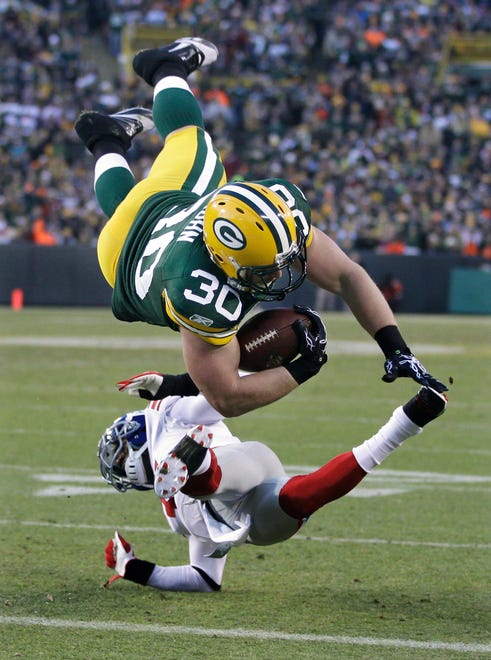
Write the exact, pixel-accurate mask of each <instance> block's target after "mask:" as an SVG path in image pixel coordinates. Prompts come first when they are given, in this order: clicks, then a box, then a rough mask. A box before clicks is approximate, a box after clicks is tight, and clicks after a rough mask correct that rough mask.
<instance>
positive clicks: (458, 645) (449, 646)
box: [0, 616, 491, 653]
mask: <svg viewBox="0 0 491 660" xmlns="http://www.w3.org/2000/svg"><path fill="white" fill-rule="evenodd" d="M0 624H7V625H18V626H44V627H45V628H80V629H82V630H96V631H118V632H125V633H135V632H138V633H140V632H142V633H145V634H148V633H154V634H156V635H195V636H199V637H227V638H232V639H262V640H273V641H288V642H317V643H320V644H347V645H349V646H353V645H356V646H385V647H392V648H407V649H422V650H431V649H432V650H439V651H440V650H442V651H455V652H456V653H491V643H490V644H474V643H472V644H465V643H463V642H453V643H451V642H440V641H434V642H433V641H430V640H428V641H419V640H418V641H416V640H413V639H387V638H383V637H381V638H377V637H350V636H347V635H310V634H295V633H283V632H276V631H266V630H246V629H243V628H235V629H233V628H232V629H230V630H227V629H222V628H192V627H188V626H159V625H156V624H138V623H125V622H117V621H70V620H68V619H47V618H43V617H13V616H0Z"/></svg>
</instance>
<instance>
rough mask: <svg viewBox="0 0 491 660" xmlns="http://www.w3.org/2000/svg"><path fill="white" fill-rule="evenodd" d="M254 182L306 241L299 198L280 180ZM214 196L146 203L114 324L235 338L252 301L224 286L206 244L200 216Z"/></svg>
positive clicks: (133, 234) (178, 194)
mask: <svg viewBox="0 0 491 660" xmlns="http://www.w3.org/2000/svg"><path fill="white" fill-rule="evenodd" d="M258 183H261V184H262V185H265V186H268V187H269V188H271V189H273V190H274V191H275V192H277V193H278V194H280V195H281V196H282V197H283V198H284V199H285V201H286V203H287V204H288V206H289V207H290V208H291V209H292V211H293V214H294V216H295V219H296V222H297V223H298V227H299V229H300V231H301V232H302V233H303V235H304V236H305V238H306V240H307V242H308V240H310V239H309V236H310V207H309V205H308V202H307V200H306V199H305V197H304V196H303V194H302V192H301V191H300V190H299V189H298V188H297V187H296V186H294V185H293V184H291V183H288V182H287V181H283V180H281V179H267V180H265V181H261V182H258ZM215 193H216V191H213V192H212V193H210V194H208V195H205V196H203V197H199V196H198V195H196V194H194V193H188V192H182V191H178V190H177V191H176V190H174V191H166V192H162V193H156V194H155V195H152V196H151V197H150V198H149V199H147V200H146V201H145V202H144V204H143V205H142V207H141V208H140V210H139V212H138V214H137V216H136V218H135V220H134V222H133V224H132V227H131V229H130V231H129V233H128V236H127V238H126V241H125V243H124V246H123V250H122V252H121V256H120V259H119V263H118V267H117V275H116V282H115V285H114V291H113V298H112V308H113V313H114V315H115V316H116V317H117V318H118V319H120V320H122V321H144V322H146V323H151V324H154V325H162V326H169V327H171V328H173V329H174V330H177V329H178V327H179V326H183V327H185V328H187V329H189V330H191V331H192V332H195V333H197V334H199V335H200V336H202V337H203V339H205V340H207V341H209V342H211V343H215V344H224V343H227V342H228V341H230V339H231V338H232V337H233V336H234V335H235V333H236V332H237V327H238V324H239V323H240V321H241V320H242V319H243V318H244V316H245V315H246V314H247V313H248V312H249V311H250V310H251V309H252V307H254V305H255V304H257V300H256V299H254V298H253V297H252V296H251V295H249V294H248V293H245V292H239V291H235V290H234V289H232V288H231V287H230V286H229V285H228V284H227V276H226V275H225V273H224V272H223V271H222V270H221V269H220V268H219V267H218V266H216V265H215V263H214V262H213V261H212V259H211V257H210V255H209V253H208V250H207V248H206V246H205V243H204V239H203V218H204V214H205V209H206V206H207V204H208V201H209V200H210V198H211V197H212V196H213V195H214V194H215Z"/></svg>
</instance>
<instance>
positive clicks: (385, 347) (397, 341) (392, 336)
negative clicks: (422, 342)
mask: <svg viewBox="0 0 491 660" xmlns="http://www.w3.org/2000/svg"><path fill="white" fill-rule="evenodd" d="M373 338H374V339H375V341H376V342H377V344H378V345H379V346H380V348H381V349H382V352H383V354H384V355H385V357H386V358H389V357H391V356H392V355H393V354H394V353H395V352H396V351H401V353H409V354H411V349H410V348H409V346H407V344H406V342H405V341H404V339H403V338H402V335H401V333H400V332H399V328H398V327H397V326H396V325H386V326H385V327H384V328H380V330H377V332H376V333H375V335H374V336H373Z"/></svg>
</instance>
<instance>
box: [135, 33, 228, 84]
mask: <svg viewBox="0 0 491 660" xmlns="http://www.w3.org/2000/svg"><path fill="white" fill-rule="evenodd" d="M217 57H218V48H217V47H216V46H215V44H213V43H211V41H206V39H201V38H200V37H183V38H182V39H177V40H176V41H174V42H172V43H171V44H169V45H168V46H162V47H161V48H148V49H146V50H141V51H140V52H139V53H137V54H136V55H135V57H134V58H133V69H134V71H135V73H136V74H137V75H139V76H140V78H143V80H144V81H145V82H147V83H148V84H149V85H152V86H153V85H154V84H155V83H154V80H153V77H154V74H155V72H156V71H157V69H158V68H159V67H160V65H161V64H163V63H164V62H175V61H176V59H180V60H181V61H182V62H183V63H184V66H185V67H186V73H187V74H188V75H189V74H190V73H192V72H193V71H196V69H199V68H200V67H202V66H208V65H209V64H213V62H215V61H216V59H217Z"/></svg>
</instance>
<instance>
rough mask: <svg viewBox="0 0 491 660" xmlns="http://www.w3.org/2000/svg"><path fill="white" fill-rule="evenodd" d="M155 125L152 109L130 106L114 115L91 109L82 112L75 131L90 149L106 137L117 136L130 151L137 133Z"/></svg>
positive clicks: (148, 129)
mask: <svg viewBox="0 0 491 660" xmlns="http://www.w3.org/2000/svg"><path fill="white" fill-rule="evenodd" d="M153 127H154V123H153V119H152V111H151V110H147V109H146V108H129V109H128V110H121V112H116V113H115V114H114V115H105V114H103V113H102V112H96V111H92V110H89V111H87V112H82V114H81V115H80V117H79V118H78V119H77V121H76V122H75V131H76V132H77V135H78V137H79V138H80V139H81V140H82V142H83V143H84V144H85V146H86V147H87V149H88V150H89V151H92V148H93V146H94V145H95V143H96V142H97V141H99V140H101V139H104V138H117V139H118V140H120V141H121V144H122V145H123V147H124V149H125V151H128V149H129V148H130V147H131V141H132V139H133V138H134V137H135V135H138V134H139V133H144V132H145V131H150V130H151V129H152V128H153Z"/></svg>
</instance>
